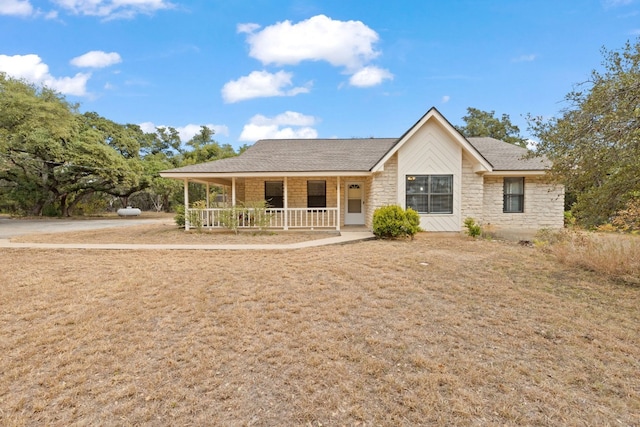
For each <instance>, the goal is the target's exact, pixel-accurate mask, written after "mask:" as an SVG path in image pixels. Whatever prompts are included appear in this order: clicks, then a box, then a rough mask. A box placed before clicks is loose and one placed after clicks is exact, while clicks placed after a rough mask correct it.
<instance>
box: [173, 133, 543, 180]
mask: <svg viewBox="0 0 640 427" xmlns="http://www.w3.org/2000/svg"><path fill="white" fill-rule="evenodd" d="M467 140H468V141H469V142H470V143H471V145H472V146H473V147H474V148H475V149H476V150H477V151H478V152H479V153H480V154H481V155H482V156H483V157H484V158H485V159H486V160H487V161H488V162H489V163H490V164H491V165H492V166H493V169H494V170H496V171H507V170H512V171H524V170H528V171H537V170H545V169H548V168H549V167H550V166H551V163H550V162H549V161H548V160H546V159H541V158H532V159H524V158H523V156H525V155H526V154H527V150H526V149H525V148H522V147H518V146H516V145H513V144H508V143H506V142H503V141H499V140H497V139H493V138H467ZM398 141H399V139H398V138H366V139H363V138H360V139H356V138H354V139H264V140H260V141H258V142H256V143H255V144H254V145H253V146H251V147H250V148H249V149H248V150H247V151H245V152H244V153H242V155H240V156H238V157H231V158H228V159H222V160H216V161H213V162H208V163H200V164H197V165H190V166H184V167H181V168H177V169H171V170H168V171H164V172H167V173H250V172H346V171H351V172H367V171H370V170H371V169H372V168H373V167H374V166H375V165H376V163H378V161H380V159H382V157H384V155H385V154H386V153H387V152H388V151H389V150H390V149H391V148H392V147H393V146H394V145H395V144H396V143H397V142H398Z"/></svg>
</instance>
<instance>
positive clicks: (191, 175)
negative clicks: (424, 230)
mask: <svg viewBox="0 0 640 427" xmlns="http://www.w3.org/2000/svg"><path fill="white" fill-rule="evenodd" d="M370 175H371V172H369V171H296V172H291V171H289V172H286V171H274V172H167V171H165V172H160V176H161V177H163V178H171V179H192V180H196V179H207V178H210V179H212V178H262V177H267V178H268V177H307V176H310V177H323V176H332V177H335V176H340V177H342V176H370Z"/></svg>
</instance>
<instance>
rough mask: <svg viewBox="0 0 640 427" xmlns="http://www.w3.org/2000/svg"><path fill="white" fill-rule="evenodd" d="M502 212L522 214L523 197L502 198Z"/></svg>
mask: <svg viewBox="0 0 640 427" xmlns="http://www.w3.org/2000/svg"><path fill="white" fill-rule="evenodd" d="M504 211H505V212H515V213H519V212H524V196H522V195H509V194H506V195H505V196H504Z"/></svg>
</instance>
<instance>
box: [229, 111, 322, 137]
mask: <svg viewBox="0 0 640 427" xmlns="http://www.w3.org/2000/svg"><path fill="white" fill-rule="evenodd" d="M317 122H318V119H317V118H315V117H313V116H307V115H304V114H302V113H297V112H294V111H286V112H284V113H282V114H278V115H277V116H275V117H266V116H263V115H261V114H257V115H255V116H253V117H252V118H251V120H249V123H247V124H246V125H244V127H243V129H242V133H241V134H240V138H238V139H239V140H240V141H248V142H255V141H257V140H259V139H288V138H294V139H298V138H317V137H318V132H317V131H316V130H315V129H314V128H313V127H312V126H313V125H315V124H316V123H317ZM283 126H285V127H283Z"/></svg>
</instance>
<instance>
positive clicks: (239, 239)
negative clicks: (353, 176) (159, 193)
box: [11, 223, 337, 245]
mask: <svg viewBox="0 0 640 427" xmlns="http://www.w3.org/2000/svg"><path fill="white" fill-rule="evenodd" d="M335 235H337V232H336V231H335V230H328V231H327V230H317V231H303V230H297V231H296V230H292V231H271V230H264V231H256V230H241V231H239V232H238V233H237V234H236V233H234V232H233V231H229V230H226V229H216V230H206V229H202V230H197V229H193V230H189V231H188V232H185V231H184V229H183V228H178V227H176V226H175V225H174V224H171V223H166V224H148V225H136V226H130V227H129V226H127V227H121V228H103V229H98V230H91V231H75V232H68V233H38V234H28V235H24V236H18V237H14V238H12V239H11V241H13V242H28V243H125V244H129V243H141V244H158V245H160V244H185V245H196V244H202V245H218V244H285V243H297V242H302V241H306V240H315V239H324V238H327V237H332V236H335Z"/></svg>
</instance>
